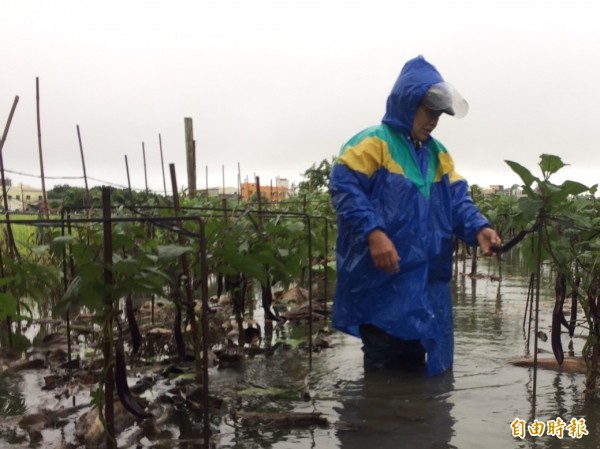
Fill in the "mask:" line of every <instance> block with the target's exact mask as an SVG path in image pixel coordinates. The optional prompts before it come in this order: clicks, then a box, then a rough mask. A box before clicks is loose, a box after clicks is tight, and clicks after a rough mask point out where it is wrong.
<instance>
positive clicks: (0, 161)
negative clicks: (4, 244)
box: [0, 95, 19, 339]
mask: <svg viewBox="0 0 600 449" xmlns="http://www.w3.org/2000/svg"><path fill="white" fill-rule="evenodd" d="M18 102H19V96H18V95H17V96H15V99H14V101H13V105H12V107H11V108H10V113H9V114H8V120H7V121H6V126H5V127H4V132H3V133H2V140H0V177H1V178H2V199H3V202H4V213H5V215H6V220H7V223H6V232H7V235H8V252H9V254H10V255H11V256H13V255H14V256H16V257H17V258H19V251H18V249H17V245H16V243H15V239H14V235H13V232H12V226H11V225H10V221H8V219H9V217H10V215H9V211H8V195H7V192H6V179H5V178H4V158H3V156H2V149H3V148H4V142H6V136H8V130H9V128H10V124H11V122H12V118H13V115H14V114H15V109H16V108H17V103H18ZM0 263H1V256H0ZM2 277H4V275H3V276H2ZM7 319H8V318H7ZM9 337H10V329H9ZM11 339H12V337H11Z"/></svg>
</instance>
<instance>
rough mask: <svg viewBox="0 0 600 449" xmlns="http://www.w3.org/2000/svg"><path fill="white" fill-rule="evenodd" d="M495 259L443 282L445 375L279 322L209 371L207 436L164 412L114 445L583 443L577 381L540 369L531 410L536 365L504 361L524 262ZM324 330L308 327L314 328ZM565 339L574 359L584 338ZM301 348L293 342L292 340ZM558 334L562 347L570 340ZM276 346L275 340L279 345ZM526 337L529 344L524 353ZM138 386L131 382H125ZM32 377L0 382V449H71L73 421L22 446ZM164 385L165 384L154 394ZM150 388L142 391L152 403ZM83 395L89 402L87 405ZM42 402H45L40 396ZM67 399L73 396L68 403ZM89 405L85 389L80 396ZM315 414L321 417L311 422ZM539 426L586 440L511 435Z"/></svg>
mask: <svg viewBox="0 0 600 449" xmlns="http://www.w3.org/2000/svg"><path fill="white" fill-rule="evenodd" d="M497 269H498V268H497V264H496V262H495V261H494V260H489V261H485V262H484V261H482V262H480V272H481V273H482V274H484V275H486V276H484V277H482V278H480V279H476V280H472V279H471V278H469V277H468V276H466V277H465V276H458V279H457V280H456V282H455V283H454V284H453V286H452V290H453V300H454V316H455V364H454V369H453V370H452V371H451V372H448V373H446V374H444V375H442V376H438V377H435V378H427V377H426V376H424V375H423V373H420V372H411V373H406V372H404V373H403V372H394V371H381V372H366V373H365V372H364V370H363V364H362V352H361V349H360V342H359V340H357V339H355V338H352V337H348V336H345V335H342V334H340V333H336V332H333V333H332V334H331V335H330V336H329V338H330V343H331V346H330V347H329V348H326V349H323V350H321V351H320V352H318V353H313V355H312V366H311V367H310V368H309V359H308V354H307V352H306V351H305V349H303V345H302V343H301V342H300V341H301V337H302V336H304V335H306V328H305V327H304V326H295V327H293V328H291V327H284V328H282V329H279V330H276V331H275V332H274V334H273V339H272V345H273V347H274V348H275V349H274V350H273V351H272V352H271V353H269V354H267V355H265V354H259V355H257V356H255V357H254V358H251V359H249V360H248V361H247V363H245V364H244V366H242V367H232V368H220V369H217V368H212V369H211V371H210V388H211V393H212V394H214V395H215V396H217V397H219V398H221V399H223V405H222V406H221V408H220V409H219V410H218V411H215V412H214V413H213V414H212V416H211V431H212V437H211V439H210V441H209V442H208V443H206V444H205V443H204V442H203V439H202V432H203V426H202V420H201V419H200V418H199V417H198V416H195V415H194V414H192V413H188V412H187V411H186V410H185V409H181V408H177V407H173V408H172V410H171V412H170V413H169V415H168V418H166V419H165V420H164V422H161V424H160V425H159V426H158V427H159V428H160V432H159V433H154V434H152V436H149V435H144V436H141V437H136V426H133V427H131V428H129V429H127V430H126V431H125V432H123V434H122V435H121V437H120V438H119V447H140V448H141V447H156V448H167V447H173V448H192V447H194V448H198V447H207V448H232V449H233V448H236V449H254V448H267V447H268V448H276V449H294V448H298V449H300V448H319V449H336V448H343V449H365V448H382V449H385V448H436V449H437V448H460V449H464V448H481V447H485V448H499V449H500V448H506V447H518V448H558V447H561V448H592V447H594V448H595V447H597V443H596V435H597V434H598V431H599V430H600V422H599V417H600V415H599V413H598V409H597V404H596V405H594V404H586V403H585V402H584V401H583V390H584V375H582V374H571V373H558V372H555V371H549V370H538V374H537V395H536V409H535V414H534V412H533V410H532V392H533V385H532V383H533V370H532V369H530V368H523V367H516V366H513V365H512V364H510V363H509V360H510V359H511V358H515V357H521V356H523V355H525V354H526V352H527V347H526V339H525V335H524V332H523V316H524V312H525V304H526V299H527V291H528V286H529V278H528V277H527V276H524V275H523V274H522V273H523V269H522V267H519V266H517V265H516V264H511V263H510V260H507V261H506V263H505V265H504V266H503V273H502V280H501V281H498V280H491V279H490V276H489V275H497V274H498V273H497ZM542 284H543V285H544V286H545V288H546V290H545V292H544V293H543V294H542V295H541V305H540V330H542V331H544V332H545V333H547V334H548V335H549V334H550V321H551V312H552V307H553V304H554V292H553V281H552V277H551V276H550V275H548V276H547V279H544V281H543V282H542ZM320 327H322V323H316V324H315V330H316V329H318V328H320ZM581 332H583V331H581V330H579V329H578V331H577V332H576V335H575V337H574V339H573V345H574V350H575V352H576V354H580V349H581V346H582V344H583V341H584V339H583V338H581V337H578V336H577V333H581ZM299 342H300V343H299ZM568 342H569V341H568V336H567V335H563V345H564V346H565V348H566V347H567V344H568ZM278 343H279V345H277V344H278ZM539 344H540V349H541V351H542V355H544V356H551V349H550V341H547V342H543V341H540V343H539ZM532 348H533V341H532V342H531V349H532ZM135 381H136V379H135V378H132V379H130V384H133V383H135ZM42 382H43V381H42V376H41V375H40V373H39V372H38V371H24V372H20V373H17V374H14V375H10V376H6V375H3V376H0V414H2V415H3V419H2V421H3V423H2V425H0V430H1V434H0V447H39V448H42V449H45V448H59V447H60V448H66V447H77V446H76V445H75V443H74V442H73V438H72V435H73V433H74V431H75V427H76V423H75V420H74V419H73V420H70V421H69V422H68V423H66V424H63V425H62V426H61V427H57V428H56V429H44V430H43V431H42V437H43V438H42V439H41V440H40V441H39V442H37V443H30V441H29V438H28V436H27V435H26V434H25V433H24V432H23V431H22V430H20V429H19V428H18V425H17V423H18V421H19V419H20V417H21V416H22V415H24V414H26V413H31V412H32V411H34V409H35V408H36V407H39V405H40V402H41V401H46V405H47V406H49V407H50V406H52V405H53V404H54V405H56V404H57V403H58V401H59V400H58V399H56V398H54V399H52V395H51V394H50V395H49V394H48V393H47V392H44V391H43V390H42V389H41V387H42V385H43V383H42ZM163 388H164V387H163ZM158 394H159V392H157V391H155V390H150V391H149V392H147V393H146V397H147V398H148V399H149V400H152V399H153V398H155V397H157V396H158ZM86 397H87V399H86ZM44 398H46V399H44ZM69 400H70V399H69ZM86 400H87V401H89V394H87V393H86V392H85V391H80V392H79V393H78V398H77V401H79V402H84V401H86ZM256 413H262V414H273V415H278V416H281V415H284V414H286V413H289V414H290V416H291V417H292V418H297V417H298V416H300V415H299V414H300V413H305V414H306V416H310V417H312V418H314V420H313V421H311V422H309V423H306V422H300V421H295V420H294V419H292V418H290V421H288V422H287V423H285V424H284V425H282V424H281V422H278V423H275V422H269V421H267V423H266V424H265V421H262V424H258V425H257V424H252V423H251V422H250V421H248V420H247V419H245V418H248V416H249V415H251V414H256ZM317 418H318V419H317ZM534 418H535V419H537V420H538V421H540V422H543V423H546V424H547V423H548V422H549V421H554V422H555V421H556V420H557V419H558V418H560V419H562V420H563V421H564V422H566V423H567V424H569V423H570V421H571V419H572V418H576V419H578V420H580V419H581V420H584V421H579V422H580V423H581V422H585V429H586V430H587V432H589V435H580V436H581V438H577V437H576V436H569V434H568V433H567V430H566V429H565V431H564V435H563V437H562V438H559V437H557V436H548V435H546V434H544V435H542V436H531V435H526V436H525V437H524V438H523V439H520V438H515V437H513V435H512V430H511V423H513V421H514V420H515V419H521V420H524V421H526V422H531V421H532V420H533V419H534Z"/></svg>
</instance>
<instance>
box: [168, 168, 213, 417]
mask: <svg viewBox="0 0 600 449" xmlns="http://www.w3.org/2000/svg"><path fill="white" fill-rule="evenodd" d="M169 170H170V172H171V187H172V189H173V208H174V211H175V217H179V215H180V206H179V195H178V193H177V178H176V176H175V164H169ZM177 226H178V227H179V228H180V229H182V228H183V225H182V223H181V220H177ZM185 243H186V242H185V237H184V236H183V234H182V233H179V244H180V245H181V246H184V245H185ZM180 259H181V268H182V270H183V277H184V283H185V293H186V299H187V304H186V308H187V313H188V318H189V320H190V328H191V331H192V341H193V349H194V359H195V362H196V379H197V380H198V381H199V382H202V380H203V379H202V361H201V360H200V351H199V348H198V325H197V323H196V316H195V314H194V293H193V291H192V278H191V270H190V262H189V258H188V255H187V253H183V254H182V255H181V257H180ZM206 412H208V411H206Z"/></svg>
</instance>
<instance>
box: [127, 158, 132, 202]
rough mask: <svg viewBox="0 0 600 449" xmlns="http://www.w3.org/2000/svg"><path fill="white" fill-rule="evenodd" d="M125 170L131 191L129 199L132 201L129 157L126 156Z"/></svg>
mask: <svg viewBox="0 0 600 449" xmlns="http://www.w3.org/2000/svg"><path fill="white" fill-rule="evenodd" d="M125 170H126V171H127V188H128V189H129V198H130V199H131V198H132V196H133V194H132V193H131V178H129V163H127V155H125Z"/></svg>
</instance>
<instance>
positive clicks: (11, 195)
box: [1, 182, 44, 212]
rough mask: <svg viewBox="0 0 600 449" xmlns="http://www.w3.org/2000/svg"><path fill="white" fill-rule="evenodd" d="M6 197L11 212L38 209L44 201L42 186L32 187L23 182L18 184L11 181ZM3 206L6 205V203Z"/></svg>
mask: <svg viewBox="0 0 600 449" xmlns="http://www.w3.org/2000/svg"><path fill="white" fill-rule="evenodd" d="M6 197H7V200H8V210H9V211H10V212H19V211H23V212H29V211H38V210H39V209H40V207H41V205H42V203H43V201H44V195H43V191H42V189H41V188H36V187H31V186H29V185H27V184H23V183H21V182H20V183H18V184H14V183H11V185H10V186H7V189H6ZM1 206H2V207H4V204H2V205H1Z"/></svg>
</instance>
